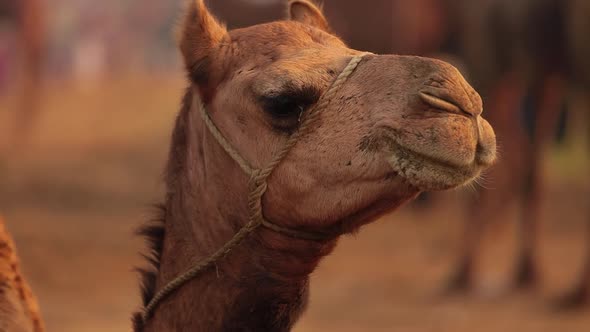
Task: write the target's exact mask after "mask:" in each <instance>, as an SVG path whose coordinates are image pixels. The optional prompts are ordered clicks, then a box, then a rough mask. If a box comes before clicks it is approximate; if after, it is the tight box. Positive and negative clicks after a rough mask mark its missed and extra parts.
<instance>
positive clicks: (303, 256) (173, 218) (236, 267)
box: [144, 112, 336, 332]
mask: <svg viewBox="0 0 590 332" xmlns="http://www.w3.org/2000/svg"><path fill="white" fill-rule="evenodd" d="M183 113H184V112H183ZM181 116H190V113H186V114H184V115H183V114H181ZM187 120H188V121H184V125H185V126H194V127H193V128H190V129H188V128H187V130H186V133H192V134H190V135H188V134H185V135H186V136H185V137H184V138H183V139H181V140H180V141H182V143H183V144H181V145H180V146H177V147H176V149H177V150H176V152H178V151H179V150H184V151H185V152H184V153H182V154H181V155H184V156H186V155H188V154H193V155H192V156H191V157H192V158H190V160H192V162H190V164H189V163H188V161H187V160H188V159H189V158H182V159H183V160H173V159H172V157H171V163H170V164H169V172H170V168H171V167H173V166H174V167H178V166H179V165H181V166H180V167H179V168H178V169H176V171H177V172H178V173H176V174H175V175H174V176H170V174H169V177H168V184H167V185H168V187H169V189H170V188H174V190H173V191H172V190H169V191H168V197H167V202H166V204H165V205H166V216H165V237H164V241H163V248H162V253H161V258H160V265H159V271H158V273H157V276H156V281H155V286H156V290H159V289H162V287H164V286H165V285H166V284H167V283H168V282H170V281H171V280H172V279H174V278H175V277H177V276H178V275H180V274H182V273H184V272H185V271H186V270H188V269H190V268H191V267H192V266H193V265H194V264H195V263H197V262H199V261H201V260H203V259H205V258H207V257H208V256H210V255H211V254H212V253H213V252H215V251H216V250H217V249H219V248H220V247H222V246H223V245H224V243H226V242H227V241H229V240H230V239H231V238H232V237H233V235H234V234H235V233H236V232H237V231H238V230H239V229H240V228H241V227H242V226H243V225H244V224H245V223H246V222H247V221H248V210H247V179H246V178H245V177H244V174H243V173H242V172H241V170H240V169H239V168H238V167H237V166H235V165H233V164H232V160H229V159H227V157H226V155H225V154H223V153H219V151H215V150H216V149H219V147H217V146H216V145H215V144H214V142H213V141H208V140H207V138H206V135H203V132H202V130H203V128H202V126H200V125H199V124H198V121H190V120H189V119H187ZM177 130H179V128H177ZM175 136H176V134H175ZM177 138H178V137H177ZM177 143H178V142H177ZM209 143H210V144H209ZM173 144H174V143H173ZM182 145H184V146H182ZM172 149H173V150H174V149H175V147H174V146H173V148H172ZM213 156H216V158H217V159H213ZM183 162H184V163H186V164H184V165H182V163H183ZM228 164H229V165H232V167H228V166H227V165H228ZM195 179H198V180H195ZM212 188H215V189H212ZM229 188H231V190H228V189H229ZM230 203H231V204H230ZM335 243H336V240H331V241H310V240H302V239H293V238H290V237H287V236H285V235H282V234H279V233H276V232H274V231H271V230H269V229H266V228H259V229H257V230H256V231H255V232H254V233H253V234H251V235H250V236H249V237H248V238H247V239H246V240H244V241H243V242H242V243H241V244H240V245H238V246H237V247H235V248H234V249H233V250H232V252H231V253H230V254H229V255H227V256H226V257H225V258H223V259H221V260H220V261H218V262H217V263H216V264H215V265H214V266H213V267H211V268H209V269H207V270H205V271H204V272H203V273H202V274H200V275H199V276H197V277H196V278H195V279H193V280H191V281H189V282H188V283H186V284H185V285H184V286H183V287H181V288H180V289H179V290H177V291H176V292H175V293H173V294H171V295H170V296H169V297H168V298H166V299H165V300H164V301H163V302H162V303H161V304H160V305H159V307H158V308H157V310H156V311H155V313H154V315H153V317H152V318H151V319H150V320H149V321H148V322H147V325H146V327H145V329H144V331H164V332H165V331H289V330H290V329H291V327H292V326H293V324H294V323H295V321H296V320H297V318H298V317H299V316H300V314H301V313H302V312H303V310H304V308H305V305H306V302H307V292H308V284H309V275H310V273H311V272H312V271H313V270H314V269H315V268H316V266H317V264H318V263H319V261H320V259H321V258H322V257H323V256H325V255H327V254H328V253H330V252H331V250H332V249H333V247H334V245H335Z"/></svg>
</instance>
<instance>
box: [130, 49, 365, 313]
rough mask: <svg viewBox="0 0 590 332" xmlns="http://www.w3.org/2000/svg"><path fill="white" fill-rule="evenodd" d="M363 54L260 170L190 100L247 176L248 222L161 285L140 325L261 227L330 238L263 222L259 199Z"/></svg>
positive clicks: (299, 236) (310, 237)
mask: <svg viewBox="0 0 590 332" xmlns="http://www.w3.org/2000/svg"><path fill="white" fill-rule="evenodd" d="M367 54H368V53H364V54H361V55H357V56H355V57H353V58H352V59H351V60H350V62H349V63H348V65H347V66H346V67H345V68H344V69H343V70H342V72H341V73H340V75H338V77H337V78H336V80H335V81H334V82H333V83H332V86H331V87H330V88H329V89H328V91H326V93H324V95H322V97H321V98H320V101H319V102H318V103H317V104H316V105H315V106H314V107H313V108H311V109H310V110H309V111H308V112H307V113H306V114H304V116H303V118H302V120H301V123H300V125H299V128H298V129H297V131H295V132H294V133H293V134H292V135H291V136H290V137H289V139H288V140H287V141H286V142H285V144H284V145H283V146H282V148H281V149H280V150H279V151H278V152H277V153H276V155H275V156H274V157H273V159H272V160H271V162H269V163H268V165H266V166H265V167H264V168H262V169H255V168H253V167H252V166H251V165H250V164H249V163H248V162H247V161H246V159H244V158H243V157H242V155H241V154H240V153H239V152H238V151H237V150H236V149H235V148H234V147H233V146H232V145H231V144H230V143H229V141H228V140H227V139H226V138H225V136H224V135H223V134H222V133H221V132H220V131H219V129H218V128H217V126H216V125H215V124H214V123H213V121H212V119H211V117H210V116H209V114H208V113H207V111H206V109H205V106H204V105H203V104H202V103H201V102H200V100H199V99H198V97H196V96H195V97H193V99H194V100H196V101H197V102H198V108H199V109H200V111H201V116H202V118H203V121H204V122H205V124H206V125H207V128H209V131H210V132H211V134H212V135H213V137H214V138H215V139H216V140H217V142H218V143H219V145H221V147H223V149H224V150H225V151H226V152H227V154H228V155H229V156H230V157H231V158H232V159H233V160H234V161H235V162H236V163H237V164H238V165H239V166H240V168H241V169H242V170H243V171H244V173H246V174H247V175H249V176H250V180H249V182H248V187H249V194H248V210H249V221H248V223H247V224H246V225H244V226H243V227H242V228H241V229H240V230H239V231H238V232H237V233H236V234H235V235H234V236H233V237H232V238H231V239H230V240H229V241H228V242H227V243H225V244H224V245H223V247H221V248H220V249H219V250H217V251H216V252H215V253H213V254H212V255H211V256H209V257H208V258H206V259H204V260H202V261H200V262H197V263H196V264H195V265H194V266H193V267H192V268H191V269H189V270H188V271H186V272H185V273H183V274H181V275H180V276H178V277H176V278H175V279H174V280H172V281H171V282H169V283H168V284H166V286H164V288H162V289H161V290H160V291H159V292H158V293H156V295H155V296H154V297H153V298H152V300H151V301H150V302H149V303H148V304H147V305H146V307H145V308H144V311H143V316H142V318H143V321H144V323H146V322H147V320H148V319H149V318H150V317H151V316H152V315H153V313H154V310H155V309H156V307H157V306H158V305H159V304H160V303H161V302H162V300H163V299H165V298H166V297H167V296H169V295H170V294H172V293H173V292H175V291H176V290H178V289H179V288H180V287H181V286H182V285H184V284H185V283H187V282H188V281H190V280H192V279H194V278H195V277H197V276H198V275H199V274H200V273H201V272H203V271H204V270H205V269H207V268H208V267H210V266H212V265H213V264H214V263H215V262H216V261H218V260H220V259H222V258H223V257H225V256H227V255H228V254H229V253H230V252H231V250H232V249H234V248H235V247H236V246H238V245H239V244H240V242H242V241H243V240H244V239H245V238H246V237H247V236H248V235H249V234H251V233H252V232H254V231H255V230H256V229H258V228H259V227H260V226H264V227H266V228H268V229H270V230H272V231H275V232H277V233H280V234H284V235H287V236H290V237H293V238H297V239H304V240H314V241H317V240H324V239H327V238H329V236H330V235H331V236H332V237H333V235H334V234H325V233H310V232H305V231H301V230H296V229H291V228H287V227H283V226H280V225H277V224H274V223H272V222H270V221H268V220H266V219H265V218H264V215H263V212H262V196H264V193H265V192H266V190H267V189H268V184H267V179H268V177H269V176H270V175H271V174H272V172H273V171H274V169H275V168H276V167H277V166H278V165H279V164H280V163H281V162H282V161H283V159H284V158H285V157H286V156H287V154H288V153H289V151H291V149H292V148H293V146H295V144H296V143H297V141H299V139H300V138H301V137H302V136H303V135H305V134H306V133H307V132H308V131H309V128H310V127H311V124H312V123H313V122H314V121H315V120H316V119H317V118H318V116H319V114H320V111H321V110H323V109H325V108H326V107H328V105H329V104H330V102H331V101H332V99H333V97H334V96H335V95H336V93H337V92H338V91H339V90H340V88H341V87H342V85H344V83H345V82H346V80H347V79H348V78H349V77H350V75H351V74H352V73H353V72H354V70H355V69H356V68H357V67H358V65H359V64H360V62H361V61H362V60H363V58H364V57H365V55H367Z"/></svg>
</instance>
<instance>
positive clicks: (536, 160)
mask: <svg viewBox="0 0 590 332" xmlns="http://www.w3.org/2000/svg"><path fill="white" fill-rule="evenodd" d="M421 2H427V3H428V2H429V3H431V4H432V5H433V7H432V8H435V9H436V10H439V15H440V16H441V17H446V19H442V20H440V21H439V22H443V23H444V22H446V24H449V26H448V27H446V31H448V36H447V38H446V40H444V42H441V44H440V45H434V46H435V47H433V48H432V49H431V50H430V52H438V51H440V50H443V51H444V52H447V53H450V54H453V55H455V56H457V57H458V58H459V59H460V60H461V61H462V62H463V65H464V68H465V70H466V74H467V75H468V77H469V78H470V81H471V83H472V84H474V86H475V87H476V88H477V89H478V91H480V93H481V94H482V97H483V98H484V103H485V108H486V113H487V114H488V117H489V119H490V123H491V124H492V125H493V126H494V129H495V130H496V132H497V135H498V142H499V144H500V150H501V152H502V153H501V158H500V162H499V163H498V165H496V166H495V167H494V168H492V170H491V171H490V173H489V174H488V175H487V177H488V178H489V184H490V187H492V188H493V189H492V190H485V189H483V188H482V190H480V195H479V197H478V200H477V201H476V202H475V201H474V202H473V203H472V204H471V205H470V206H469V214H468V218H467V219H468V220H467V222H466V225H465V232H464V234H463V236H462V238H463V240H462V246H461V253H460V255H461V256H460V260H459V263H458V265H457V266H456V269H455V273H454V275H453V276H452V278H451V280H450V281H449V285H448V289H449V290H450V291H453V292H454V291H465V290H468V289H470V288H471V287H472V284H473V279H474V268H475V265H476V263H475V262H476V257H477V251H478V247H479V245H480V242H481V237H482V232H483V230H484V227H485V225H486V224H488V223H489V222H491V221H492V220H493V219H495V218H496V216H498V214H500V213H501V212H502V211H503V210H504V209H505V208H506V207H507V206H510V205H511V203H513V202H518V203H519V205H520V208H521V209H520V213H521V215H520V217H519V219H518V220H519V227H518V230H519V236H518V239H519V243H518V245H519V248H518V253H517V261H516V266H515V268H516V269H515V272H514V273H515V274H514V277H513V278H514V282H515V286H516V287H517V288H530V287H532V286H535V285H537V283H538V280H539V276H538V268H537V266H536V263H535V255H536V253H537V250H538V246H539V245H540V244H539V243H538V242H537V231H538V222H539V215H538V214H539V204H540V195H541V192H542V184H543V181H542V180H543V178H542V171H541V161H542V157H543V153H544V151H545V150H546V148H547V146H548V143H550V142H551V141H552V139H553V138H554V137H555V136H556V133H557V131H558V127H559V125H560V121H562V119H560V117H561V115H562V110H563V108H562V106H563V104H564V102H565V99H566V97H568V96H569V95H570V94H571V93H572V92H573V91H576V92H578V93H580V94H581V95H582V96H584V97H585V98H586V104H585V107H586V108H585V110H586V112H587V111H588V108H587V107H590V102H588V101H589V100H590V89H589V87H590V45H589V44H588V34H590V20H589V19H588V18H589V17H590V2H588V1H584V0H567V1H563V0H526V1H512V0H486V1H471V0H422V1H421ZM441 4H442V6H441ZM432 31H445V29H440V30H437V29H434V30H432ZM421 51H423V50H421ZM587 113H590V112H587ZM577 118H584V117H583V116H581V117H577ZM585 118H586V119H588V115H586V117H585ZM588 129H590V123H589V124H588V126H587V130H588ZM584 212H586V213H589V212H590V211H584ZM589 217H590V213H589ZM587 228H588V232H587V233H588V234H587V244H586V246H587V253H586V262H585V267H584V268H583V270H582V275H581V277H580V280H579V282H578V284H577V285H576V287H575V289H573V290H572V291H571V292H570V293H568V294H567V296H565V297H564V298H563V299H561V301H560V304H561V305H562V306H564V307H575V306H579V305H582V304H585V303H588V301H590V220H588V226H587Z"/></svg>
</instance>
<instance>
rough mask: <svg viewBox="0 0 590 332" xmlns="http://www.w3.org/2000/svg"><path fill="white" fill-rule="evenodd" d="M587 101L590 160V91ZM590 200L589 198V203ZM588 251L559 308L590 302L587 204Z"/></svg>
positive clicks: (589, 245) (589, 234) (589, 212)
mask: <svg viewBox="0 0 590 332" xmlns="http://www.w3.org/2000/svg"><path fill="white" fill-rule="evenodd" d="M584 96H585V97H586V98H585V100H584V101H585V103H584V105H583V109H584V110H585V111H586V115H585V120H586V128H585V130H586V139H587V142H586V148H587V149H588V151H587V152H586V160H587V163H588V161H590V92H589V93H586V94H584ZM589 203H590V201H588V200H587V204H589ZM584 212H585V213H586V225H585V226H586V252H585V258H584V263H583V266H582V273H581V275H580V277H579V279H578V281H577V283H576V284H575V285H574V287H573V288H572V289H571V290H569V291H568V292H567V293H565V294H564V295H563V296H562V297H560V298H558V299H557V301H556V305H557V308H558V309H563V310H569V309H576V308H580V307H583V306H586V305H589V304H590V205H587V206H586V210H585V211H584Z"/></svg>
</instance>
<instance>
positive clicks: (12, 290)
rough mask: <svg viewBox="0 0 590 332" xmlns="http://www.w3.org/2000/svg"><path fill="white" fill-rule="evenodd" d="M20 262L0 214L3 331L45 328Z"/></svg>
mask: <svg viewBox="0 0 590 332" xmlns="http://www.w3.org/2000/svg"><path fill="white" fill-rule="evenodd" d="M19 264H20V263H19V260H18V256H17V254H16V247H15V245H14V242H13V240H12V238H11V237H10V234H9V233H8V231H7V230H6V227H5V225H4V220H3V219H2V217H0V331H6V332H43V331H45V328H44V326H43V321H42V319H41V314H40V312H39V305H38V304H37V300H36V299H35V297H34V296H33V293H32V292H31V288H30V287H29V285H28V284H27V282H26V281H25V279H24V277H23V275H22V272H21V270H20V266H19Z"/></svg>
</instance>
